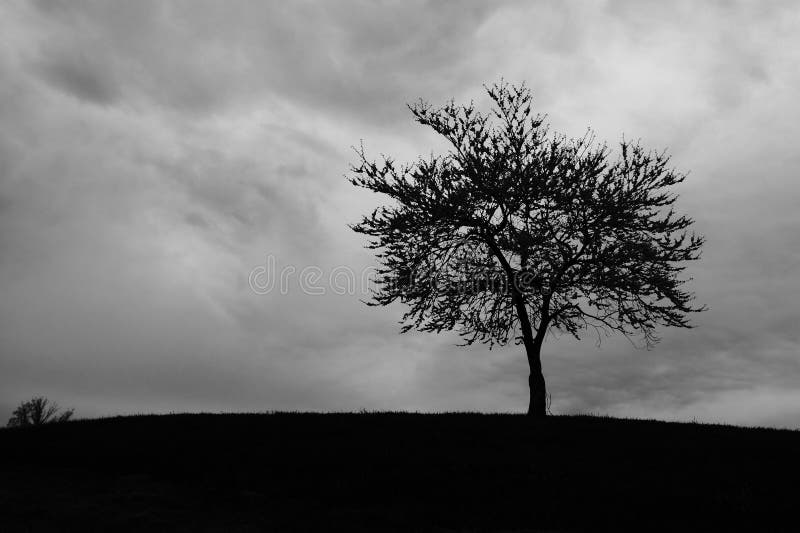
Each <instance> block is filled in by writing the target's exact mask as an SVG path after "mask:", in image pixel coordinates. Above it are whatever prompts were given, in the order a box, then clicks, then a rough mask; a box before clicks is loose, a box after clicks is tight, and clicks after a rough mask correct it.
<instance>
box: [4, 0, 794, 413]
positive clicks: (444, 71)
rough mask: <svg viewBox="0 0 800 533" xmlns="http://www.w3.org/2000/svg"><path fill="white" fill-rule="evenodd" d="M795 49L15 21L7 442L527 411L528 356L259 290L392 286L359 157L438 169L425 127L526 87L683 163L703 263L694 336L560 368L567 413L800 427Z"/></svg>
mask: <svg viewBox="0 0 800 533" xmlns="http://www.w3.org/2000/svg"><path fill="white" fill-rule="evenodd" d="M798 29H800V5H798V4H797V3H796V2H783V3H781V2H756V1H753V2H703V3H695V2H655V1H654V2H642V1H638V0H637V1H630V2H624V1H607V2H600V1H598V2H569V3H568V2H555V1H553V2H537V3H529V2H520V3H514V2H427V3H426V2H412V1H403V2H395V3H391V2H316V3H306V2H231V1H225V2H199V1H191V2H189V1H186V2H164V1H159V2H145V1H136V2H105V1H102V2H101V1H98V2H89V1H82V2H74V1H64V2H23V1H19V2H14V1H12V2H4V3H3V4H2V6H0V415H2V416H4V417H6V416H8V415H9V414H10V411H11V409H12V407H13V406H14V405H15V404H17V403H19V402H20V401H22V400H24V399H27V398H28V397H30V396H32V395H34V394H43V395H46V396H48V397H50V398H51V399H53V400H56V401H58V402H59V403H61V404H62V405H65V406H74V407H75V408H76V411H77V413H78V414H79V415H84V416H94V415H101V414H112V413H134V412H169V411H198V410H208V411H230V410H267V409H315V410H341V409H347V410H352V409H361V408H365V409H413V410H425V411H432V410H466V409H469V410H485V411H496V410H503V411H505V410H517V411H522V410H524V409H525V408H526V406H527V363H526V361H525V357H524V355H523V353H522V351H521V349H520V348H519V347H515V346H511V347H508V348H502V349H494V350H492V351H491V352H489V351H488V349H487V348H486V347H484V346H473V347H470V348H466V349H465V348H459V347H456V346H455V344H456V343H457V342H458V339H457V338H456V337H455V336H454V335H438V336H437V335H433V334H421V333H413V334H407V335H402V336H401V335H400V334H399V326H398V324H397V321H398V319H399V317H400V315H401V313H402V311H403V308H402V307H401V306H399V305H398V306H396V307H389V308H381V309H375V308H366V307H365V306H364V305H363V304H361V303H360V302H359V297H360V296H361V295H360V294H355V295H354V294H343V295H340V294H334V293H333V292H332V291H331V290H330V288H328V289H327V292H326V294H324V295H313V294H305V293H304V292H303V291H302V290H301V289H300V287H299V285H298V280H297V279H294V280H290V283H289V286H288V291H284V292H285V294H281V291H280V290H277V289H276V290H273V291H272V292H270V293H269V294H256V293H254V292H253V291H252V290H251V289H250V287H249V285H248V276H249V275H250V273H251V271H252V270H253V269H254V268H255V267H257V266H259V265H265V263H266V261H267V256H270V255H271V256H272V257H274V258H275V261H276V267H277V268H278V269H280V268H283V267H286V266H290V265H291V266H294V267H295V268H296V269H297V271H298V272H299V271H300V270H302V269H303V268H304V267H307V266H317V267H319V268H320V269H321V270H322V272H323V276H324V278H323V281H324V279H327V276H329V275H330V273H331V272H332V271H333V270H334V269H335V268H336V267H338V266H346V267H349V268H351V269H353V271H355V272H361V271H362V270H363V269H364V268H366V267H368V266H369V265H371V264H373V260H372V257H371V255H370V253H369V252H368V251H367V250H364V249H363V248H362V245H363V241H362V239H361V237H360V236H358V235H356V234H354V233H352V232H351V231H350V230H348V229H347V227H346V224H347V223H349V222H354V221H355V220H356V219H357V218H358V217H359V215H360V214H361V213H363V212H365V211H366V210H367V209H369V208H371V207H373V206H375V205H376V204H377V202H379V201H380V199H379V198H378V197H373V196H371V195H369V194H368V193H366V192H364V191H358V190H355V188H353V187H352V186H351V185H349V184H348V183H347V182H346V180H345V179H344V177H343V176H344V174H345V173H346V172H347V169H348V164H349V163H350V162H351V161H352V160H353V157H352V152H351V150H350V146H351V145H353V144H357V143H358V142H359V140H360V139H363V140H364V143H365V147H366V149H367V151H368V152H369V153H372V154H375V155H377V154H379V153H381V152H383V153H387V154H392V155H395V156H397V157H398V158H399V159H401V160H402V159H411V158H413V157H414V156H416V155H417V154H426V153H430V151H431V150H438V149H440V148H441V147H442V144H441V142H440V141H439V140H437V139H436V138H434V137H433V136H432V134H430V133H429V132H427V131H425V130H424V129H422V128H421V127H420V126H417V125H415V124H413V122H412V121H411V119H410V115H409V113H408V111H407V109H406V108H405V104H406V103H407V102H411V101H414V100H416V99H417V98H419V97H422V98H425V99H427V100H429V101H431V102H433V103H442V102H444V101H445V100H447V99H449V98H451V97H453V98H455V99H456V100H457V101H464V100H469V99H475V101H476V102H478V103H482V102H485V97H484V95H483V93H482V91H483V89H482V84H483V83H492V82H494V81H497V80H499V78H500V77H501V76H503V77H505V79H506V80H508V81H511V82H520V81H526V82H527V83H528V84H529V86H530V87H532V88H533V90H534V96H535V98H536V103H537V104H538V109H539V111H540V112H543V113H547V114H548V115H549V120H550V122H551V124H552V126H553V128H554V129H555V130H558V131H562V132H564V133H567V134H571V135H578V134H581V133H583V131H584V129H585V128H586V127H587V126H591V127H592V128H593V129H594V130H596V132H597V134H598V136H599V137H600V138H601V139H607V140H609V141H611V142H614V141H618V140H619V139H621V136H622V134H623V133H624V134H625V136H626V137H627V138H641V140H642V142H643V143H644V144H645V145H647V146H650V147H653V148H659V149H660V148H668V149H669V150H670V152H671V153H672V155H673V163H674V164H675V166H676V167H678V168H679V169H681V170H686V171H690V176H689V179H688V180H687V182H686V183H685V184H684V185H683V186H682V188H681V190H680V192H681V199H680V201H679V207H680V208H681V209H682V210H683V211H686V212H688V213H689V214H690V215H692V216H693V217H694V218H695V219H696V220H697V223H696V229H697V230H698V231H699V232H701V233H704V234H705V235H706V236H707V238H708V243H707V245H706V249H705V255H704V259H703V261H702V262H700V263H696V264H693V265H691V267H690V272H689V273H690V274H691V275H692V276H693V277H694V282H693V284H692V288H693V290H695V291H696V293H697V295H698V300H699V301H700V302H703V303H706V304H708V305H709V307H710V308H711V310H710V311H709V312H707V313H705V314H703V315H701V316H698V317H697V318H696V320H695V323H696V324H697V326H698V327H697V328H696V329H694V330H676V331H669V330H662V331H661V333H662V337H663V341H662V342H661V344H660V345H658V346H657V347H656V348H655V349H654V350H651V351H645V350H640V349H635V348H634V347H633V346H631V345H630V344H629V343H628V342H627V341H626V340H624V339H619V338H610V339H604V340H603V344H602V345H601V347H600V348H598V347H596V339H595V338H593V337H592V336H591V335H587V336H586V338H585V340H584V341H583V342H581V343H577V342H575V341H572V340H570V339H567V338H561V339H555V338H551V339H549V340H548V342H547V344H546V346H545V350H544V353H543V357H544V369H545V374H546V377H547V378H548V384H549V387H550V392H551V393H552V394H553V409H554V411H555V412H558V413H574V412H593V413H603V414H606V413H607V414H611V415H616V416H643V417H660V418H670V419H672V418H676V419H684V420H685V419H692V418H696V419H698V420H713V421H727V422H731V423H739V424H758V425H776V426H788V427H800V389H799V388H798V386H797V384H798V383H800V354H799V353H798V347H800V328H798V325H800V305H798V302H799V301H800V277H798V267H800V232H798V231H797V230H798V227H800V212H799V211H798V210H797V206H798V204H800V184H798V183H797V176H798V171H800V152H799V151H798V150H797V142H798V137H799V136H798V134H799V133H800V106H798V103H797V96H798V94H800V69H799V68H798V65H800V31H798ZM318 285H323V283H322V282H320V283H318Z"/></svg>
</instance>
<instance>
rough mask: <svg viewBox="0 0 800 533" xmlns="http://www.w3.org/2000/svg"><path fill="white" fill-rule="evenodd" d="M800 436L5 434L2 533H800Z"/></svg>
mask: <svg viewBox="0 0 800 533" xmlns="http://www.w3.org/2000/svg"><path fill="white" fill-rule="evenodd" d="M799 457H800V432H798V431H789V430H776V429H766V428H763V429H762V428H757V429H753V428H740V427H732V426H719V425H704V424H694V423H668V422H658V421H647V420H624V419H613V418H602V417H591V416H555V417H549V418H548V419H547V420H544V421H542V422H539V423H531V422H530V421H528V420H526V419H525V417H524V416H522V415H512V414H508V415H505V414H476V413H445V414H436V415H434V414H413V413H358V414H355V413H354V414H348V413H339V414H317V413H270V414H177V415H143V416H127V417H115V418H104V419H97V420H86V421H76V422H69V423H66V424H57V425H52V426H45V427H35V428H16V429H3V430H1V431H0V458H2V459H0V526H2V527H0V530H3V531H6V530H10V531H13V530H15V529H18V530H26V531H54V530H59V531H62V530H75V531H90V530H98V531H100V530H105V531H108V530H117V531H119V530H186V531H189V530H192V531H203V530H207V531H212V530H226V531H308V530H331V529H347V530H350V531H358V530H363V531H390V530H394V531H409V530H420V531H428V530H436V531H540V530H548V531H570V530H601V529H614V530H620V529H629V530H631V529H649V530H671V529H680V530H698V531H699V530H708V529H719V528H728V529H731V528H732V529H740V530H744V529H751V528H756V529H771V530H776V529H782V528H785V529H786V530H791V529H794V528H793V527H791V526H793V525H796V517H797V515H796V511H795V506H796V499H797V493H796V486H797V483H798V480H799V479H800V459H799Z"/></svg>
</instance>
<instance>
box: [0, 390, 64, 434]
mask: <svg viewBox="0 0 800 533" xmlns="http://www.w3.org/2000/svg"><path fill="white" fill-rule="evenodd" d="M60 410H61V408H60V407H59V406H58V404H57V403H55V402H51V401H50V400H48V399H47V398H45V397H43V396H40V397H37V398H33V399H31V400H28V401H27V402H22V403H21V404H19V407H17V408H16V409H14V413H13V415H12V416H11V418H10V419H9V420H8V427H18V426H40V425H42V424H51V423H55V422H66V421H67V420H69V419H70V418H72V415H73V413H74V412H75V410H74V409H67V410H66V411H61V412H59V411H60Z"/></svg>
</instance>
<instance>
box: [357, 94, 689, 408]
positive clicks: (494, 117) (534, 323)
mask: <svg viewBox="0 0 800 533" xmlns="http://www.w3.org/2000/svg"><path fill="white" fill-rule="evenodd" d="M486 90H487V92H488V94H489V96H490V97H491V100H492V102H493V106H494V109H493V113H491V114H483V113H481V112H479V111H477V110H476V109H475V106H474V104H473V103H470V104H469V105H456V104H455V103H454V102H453V101H451V102H450V103H448V104H447V105H445V106H443V107H440V108H435V107H433V106H431V105H430V104H428V103H426V102H424V101H422V100H420V101H419V102H418V103H416V104H414V105H410V106H409V109H410V110H411V112H412V113H413V116H414V118H415V119H416V121H417V122H419V123H420V124H422V125H424V126H428V127H430V128H432V129H433V130H434V131H435V132H436V133H438V134H439V135H441V136H443V137H444V138H445V139H446V140H447V141H448V142H449V146H450V150H449V151H448V152H447V153H446V154H444V155H431V156H430V158H419V159H418V160H417V161H416V162H415V163H412V164H407V165H401V164H397V163H395V162H394V160H393V159H392V158H390V157H386V156H384V157H383V158H382V161H380V162H376V161H374V160H369V159H368V158H367V156H366V154H365V151H364V147H363V144H362V146H361V147H360V148H358V149H356V152H357V154H358V163H357V164H355V165H353V166H352V168H351V170H352V174H351V176H349V178H348V179H349V181H350V182H351V183H353V184H354V185H356V186H358V187H363V188H366V189H369V190H371V191H374V192H377V193H381V194H384V195H386V196H388V197H389V198H390V199H391V200H392V202H391V204H390V205H386V206H383V207H380V208H378V209H376V210H375V211H374V212H372V214H370V215H368V216H365V217H363V218H362V220H361V221H360V222H359V223H357V224H353V225H351V228H352V229H353V230H355V231H356V232H358V233H362V234H365V235H367V236H369V237H370V242H369V244H368V245H367V247H368V248H370V249H373V250H376V252H377V257H378V260H379V263H380V268H379V269H378V271H377V278H378V279H377V280H376V281H377V287H378V289H377V290H376V291H374V293H373V300H372V301H370V302H368V303H369V304H370V305H388V304H390V303H391V302H394V301H395V300H399V301H401V302H403V303H405V304H407V305H408V306H409V309H408V311H407V312H406V313H405V314H404V315H403V319H402V323H403V324H404V325H403V328H402V331H403V332H406V331H408V330H410V329H412V328H416V329H418V330H421V331H433V332H441V331H444V330H456V331H457V332H458V333H459V334H460V335H461V336H462V337H463V338H464V339H465V344H472V343H473V342H475V341H480V342H484V343H487V344H489V346H490V348H491V346H492V345H493V344H495V343H497V344H501V345H502V344H506V343H507V342H508V341H509V340H510V339H513V340H514V341H515V342H516V343H517V344H520V343H521V344H523V345H524V347H525V353H526V355H527V359H528V363H529V367H530V377H529V387H530V403H529V407H528V414H529V415H531V416H534V417H541V416H545V414H546V411H547V406H546V398H547V392H546V387H545V380H544V376H543V374H542V365H541V356H540V354H541V348H542V343H543V342H544V340H545V336H546V334H547V332H548V331H555V332H566V333H569V334H571V335H573V336H575V337H576V338H580V333H581V332H583V331H585V330H595V331H597V333H598V335H599V334H600V333H601V332H605V333H606V334H608V333H609V332H610V331H616V332H619V333H622V334H623V335H625V336H626V337H631V336H633V335H641V336H642V337H643V338H644V341H645V344H646V346H647V347H650V346H652V345H653V344H654V343H656V342H658V337H657V336H656V334H655V328H656V326H657V325H664V326H676V327H691V326H690V324H689V322H688V318H687V315H688V314H689V313H691V312H697V311H702V310H704V309H705V308H704V307H694V306H693V305H692V301H693V300H694V295H693V294H692V293H690V292H686V291H685V290H682V288H681V286H682V285H683V284H684V283H685V282H686V281H687V280H682V279H679V275H680V274H681V273H682V272H683V270H684V268H685V266H683V263H684V262H685V261H690V260H696V259H699V257H700V249H701V246H702V244H703V242H704V238H703V237H702V236H698V235H695V234H694V233H690V232H689V230H688V228H689V227H690V226H691V224H692V223H693V221H692V219H690V218H688V217H687V216H684V215H680V214H678V213H676V212H675V210H674V209H673V204H674V203H675V200H676V199H677V196H676V195H675V194H673V193H671V192H669V189H670V188H671V187H673V186H674V185H676V184H678V183H680V182H682V181H683V180H684V179H685V174H681V173H678V172H676V171H675V170H674V169H672V168H670V167H669V157H668V156H667V155H666V152H652V151H647V150H645V149H644V148H642V147H641V146H640V144H639V143H638V142H637V143H630V142H628V141H626V140H624V139H623V140H622V142H621V143H620V145H619V152H618V153H617V154H616V156H615V157H613V158H612V152H611V150H610V149H609V148H608V146H607V144H599V143H597V142H595V139H594V135H593V134H592V133H591V131H589V132H587V134H586V135H584V136H583V137H581V138H575V139H573V138H567V137H566V136H564V135H558V134H552V133H551V132H550V131H549V128H548V126H547V125H546V124H545V122H544V117H543V116H541V115H538V114H534V113H533V111H532V110H531V103H532V95H531V92H530V90H529V89H528V88H527V87H526V86H525V85H524V84H523V85H521V86H513V85H509V84H507V83H504V82H500V83H498V84H495V85H493V86H491V87H487V88H486Z"/></svg>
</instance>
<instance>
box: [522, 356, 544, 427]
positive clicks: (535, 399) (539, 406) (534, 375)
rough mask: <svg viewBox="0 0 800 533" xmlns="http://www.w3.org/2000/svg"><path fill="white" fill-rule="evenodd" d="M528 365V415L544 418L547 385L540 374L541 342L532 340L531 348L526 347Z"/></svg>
mask: <svg viewBox="0 0 800 533" xmlns="http://www.w3.org/2000/svg"><path fill="white" fill-rule="evenodd" d="M526 351H527V352H528V353H527V355H528V365H529V366H530V370H531V373H530V375H529V376H528V387H529V388H530V402H529V403H528V416H529V417H531V418H544V417H545V416H547V386H546V385H545V381H544V374H542V360H541V357H540V352H541V344H540V343H538V342H534V346H533V347H532V349H527V347H526Z"/></svg>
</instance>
